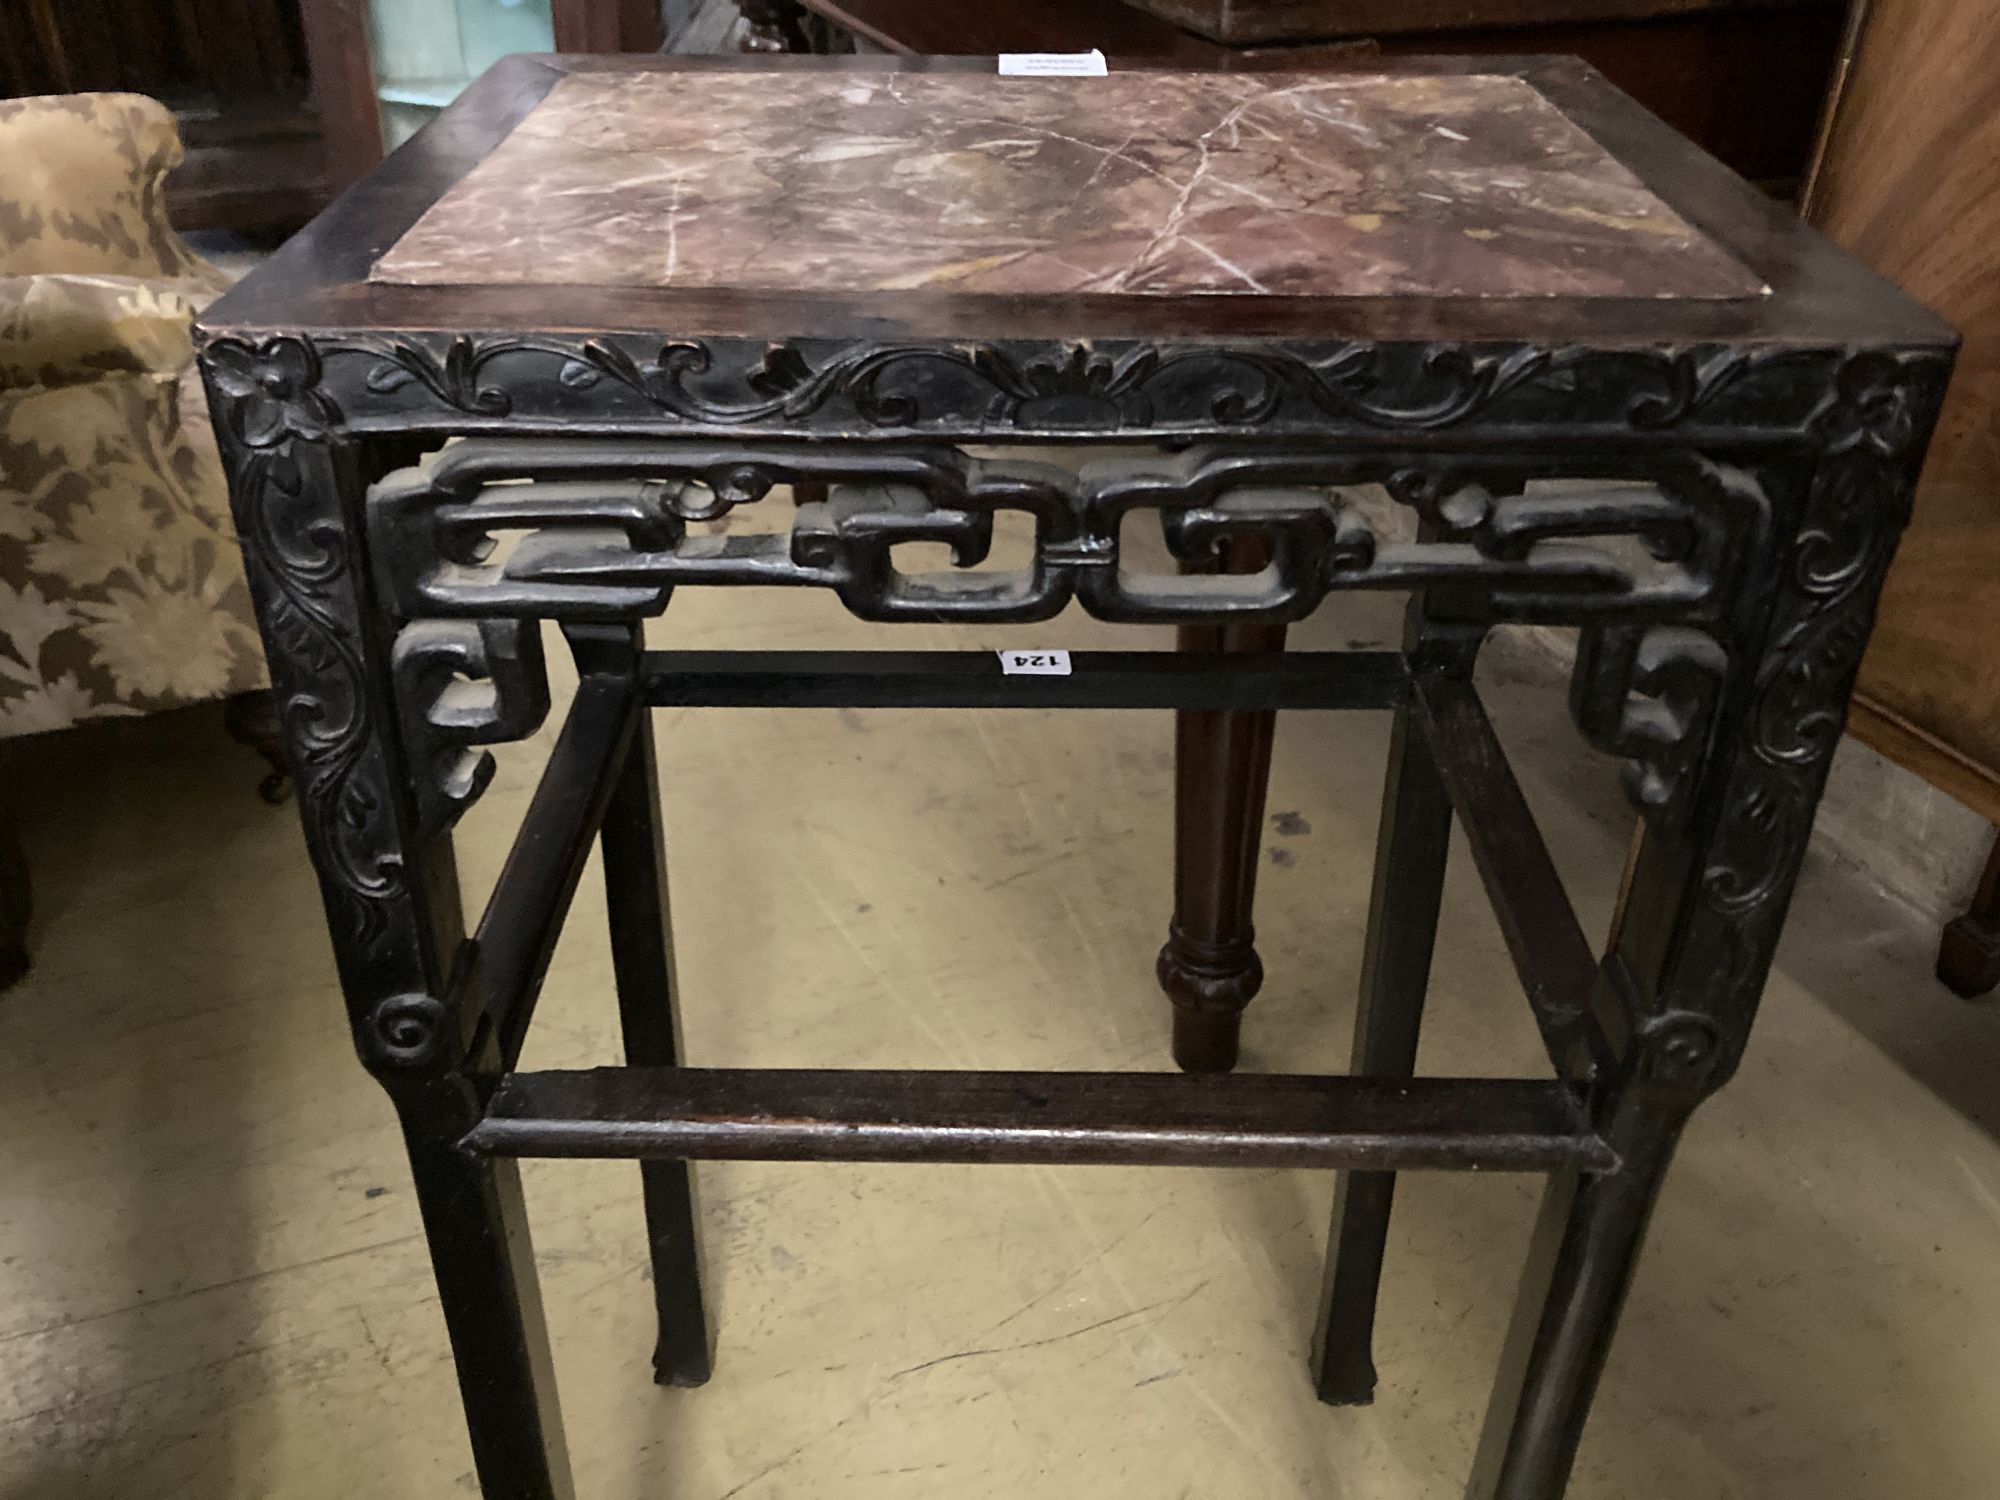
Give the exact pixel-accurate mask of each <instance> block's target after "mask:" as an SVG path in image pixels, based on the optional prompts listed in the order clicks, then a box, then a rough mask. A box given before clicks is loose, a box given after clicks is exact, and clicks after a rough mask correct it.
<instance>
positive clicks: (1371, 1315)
mask: <svg viewBox="0 0 2000 1500" xmlns="http://www.w3.org/2000/svg"><path fill="white" fill-rule="evenodd" d="M1424 633H1425V627H1424V622H1423V615H1422V610H1421V607H1420V606H1417V605H1412V607H1411V609H1410V611H1409V619H1408V623H1407V624H1406V626H1405V630H1404V644H1405V646H1406V647H1408V648H1410V649H1412V650H1418V649H1420V648H1421V647H1422V646H1423V644H1424ZM1476 646H1477V642H1476V640H1475V641H1472V642H1467V643H1465V647H1463V648H1461V649H1460V650H1458V651H1455V652H1452V653H1450V655H1449V656H1446V657H1444V658H1443V659H1442V660H1440V661H1433V662H1431V663H1429V664H1428V666H1429V670H1432V671H1435V670H1437V669H1438V668H1439V667H1440V666H1446V665H1448V666H1449V667H1451V668H1452V669H1454V670H1456V671H1461V672H1463V671H1467V670H1469V669H1470V665H1471V662H1470V650H1469V649H1466V648H1476ZM1415 715H1416V708H1415V705H1414V703H1411V702H1405V703H1404V704H1403V705H1402V706H1401V707H1399V708H1398V709H1397V710H1396V717H1395V720H1394V723H1393V726H1392V727H1391V729H1390V736H1389V764H1388V769H1387V771H1386V773H1385V774H1384V776H1383V784H1382V818H1381V826H1380V828H1379V829H1378V831H1377V832H1376V835H1375V876H1374V886H1373V889H1372V890H1371V891H1370V893H1369V898H1368V932H1367V937H1366V939H1365V941H1364V944H1363V947H1362V956H1361V986H1360V994H1359V997H1358V999H1357V1003H1356V1006H1355V1012H1354V1045H1353V1050H1352V1052H1351V1054H1350V1056H1351V1060H1352V1061H1351V1066H1352V1069H1353V1071H1354V1072H1355V1073H1357V1074H1360V1075H1363V1076H1366V1077H1375V1078H1408V1077H1410V1076H1412V1075H1413V1074H1414V1073H1415V1072H1416V1068H1417V1041H1418V1037H1419V1034H1420V1032H1421V1029H1422V1024H1423V1013H1424V998H1425V995H1426V994H1427V992H1428V991H1429V988H1430V974H1431V954H1432V950H1433V948H1434V947H1435V944H1436V940H1437V925H1438V909H1439V905H1440V903H1441V901H1442V899H1443V893H1444V872H1445V860H1446V857H1447V854H1448V852H1449V850H1450V848H1451V802H1450V800H1449V798H1448V797H1447V796H1446V794H1445V788H1444V784H1443V782H1442V780H1441V779H1440V778H1439V776H1438V768H1437V764H1436V762H1435V760H1434V759H1433V757H1432V754H1431V746H1430V741H1429V737H1428V736H1427V735H1426V734H1425V733H1424V730H1423V727H1422V726H1421V725H1420V724H1419V723H1418V722H1417V721H1416V717H1415ZM1395 1193H1396V1176H1395V1173H1393V1172H1385V1171H1364V1172H1343V1173H1342V1174H1341V1176H1340V1180H1339V1181H1338V1182H1337V1183H1336V1184H1335V1185H1334V1195H1333V1218H1332V1221H1331V1226H1330V1227H1329V1229H1328V1231H1327V1242H1326V1243H1327V1254H1326V1264H1325V1270H1324V1275H1323V1276H1322V1278H1321V1283H1320V1297H1319V1313H1318V1317H1317V1319H1316V1320H1315V1324H1314V1328H1313V1336H1312V1344H1311V1348H1310V1352H1309V1355H1308V1362H1309V1364H1310V1367H1311V1370H1312V1377H1313V1385H1314V1388H1315V1389H1316V1390H1317V1391H1318V1393H1319V1398H1320V1400H1322V1401H1325V1402H1327V1403H1328V1404H1330V1405H1336V1406H1351V1405H1360V1404H1363V1403H1366V1402H1368V1401H1371V1400H1373V1399H1374V1394H1375V1378H1376V1376H1375V1358H1374V1338H1375V1300H1376V1294H1377V1291H1378V1289H1379V1287H1380V1285H1381V1281H1382V1258H1383V1251H1384V1248H1385V1247H1386V1245H1387V1243H1388V1237H1389V1214H1390V1210H1391V1207H1392V1205H1393V1203H1394V1200H1395Z"/></svg>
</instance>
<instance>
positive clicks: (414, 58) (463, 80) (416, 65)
mask: <svg viewBox="0 0 2000 1500" xmlns="http://www.w3.org/2000/svg"><path fill="white" fill-rule="evenodd" d="M549 5H550V0H369V5H368V15H369V32H370V40H371V43H372V45H373V47H374V51H375V84H376V87H375V93H376V97H377V98H378V99H379V100H380V101H381V104H382V144H383V145H384V146H385V147H388V148H390V149H394V148H395V147H396V146H399V145H401V144H402V143H403V142H404V141H406V140H408V139H409V138H410V136H411V135H412V134H414V133H415V132H416V130H417V128H418V127H419V126H421V125H422V124H423V123H424V122H425V121H426V120H428V119H430V117H431V116H432V115H434V114H436V113H437V112H438V111H439V110H441V109H443V108H444V107H445V105H447V104H449V103H451V101H452V100H453V99H456V98H457V97H458V94H459V90H461V89H463V88H464V87H465V86H466V85H467V84H468V83H470V82H471V81H472V80H473V79H475V78H477V77H478V76H479V75H480V74H481V73H483V72H485V71H486V69H487V68H489V67H490V66H492V64H493V63H494V62H495V61H496V60H497V59H499V58H502V57H505V56H506V55H507V54H508V53H510V52H548V51H552V50H553V49H554V47H555V22H554V21H553V20H552V19H551V17H550V14H549Z"/></svg>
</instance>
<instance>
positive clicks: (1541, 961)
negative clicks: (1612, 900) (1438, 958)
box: [1412, 676, 1608, 1078]
mask: <svg viewBox="0 0 2000 1500" xmlns="http://www.w3.org/2000/svg"><path fill="white" fill-rule="evenodd" d="M1413 691H1414V700H1413V703H1412V711H1413V712H1414V713H1415V715H1416V719H1417V723H1418V725H1419V727H1420V728H1421V729H1422V731H1423V736H1424V739H1425V740H1426V741H1427V742H1428V744H1429V746H1430V760H1431V764H1432V766H1434V767H1435V769H1436V772H1437V775H1438V778H1439V780H1440V781H1441V782H1442V783H1443V786H1444V789H1445V793H1446V795H1447V796H1448V797H1449V798H1450V799H1451V805H1452V807H1453V809H1454V810H1455V811H1456V812H1457V814H1458V819H1459V824H1460V826H1461V827H1463V828H1464V829H1465V834H1466V843H1467V845H1468V847H1469V848H1470V849H1471V851H1472V862H1473V864H1474V866H1475V867H1477V869H1478V871H1479V878H1480V881H1481V882H1482V883H1483V884H1484V885H1485V887H1486V897H1487V900H1488V901H1489V902H1490V903H1491V904H1492V907H1493V913H1494V915H1495V916H1496V917H1497V918H1499V922H1500V935H1501V936H1502V937H1503V938H1504V939H1505V940H1506V943H1507V952H1508V954H1509V955H1510V956H1511V957H1512V958H1513V960H1514V971H1515V972H1516V973H1517V974H1519V975H1520V978H1521V988H1522V990H1523V991H1524V992H1525V993H1526V995H1527V997H1528V1006H1529V1008H1530V1009H1531V1010H1532V1011H1533V1012H1534V1016H1535V1025H1536V1028H1537V1029H1538V1030H1539V1031H1540V1032H1541V1034H1542V1045H1543V1046H1544V1047H1545V1048H1547V1049H1548V1054H1549V1060H1550V1062H1552V1063H1553V1064H1554V1065H1555V1068H1556V1071H1557V1073H1558V1074H1560V1075H1561V1076H1563V1077H1565V1078H1583V1077H1587V1076H1589V1073H1590V1071H1591V1069H1592V1068H1593V1067H1594V1066H1596V1065H1597V1064H1598V1063H1599V1062H1601V1061H1602V1060H1603V1059H1604V1058H1605V1057H1606V1055H1607V1052H1608V1043H1606V1041H1605V1040H1604V1038H1603V1037H1602V1036H1600V1035H1599V1034H1598V1033H1597V1030H1596V1019H1595V1017H1594V1016H1593V1015H1592V1014H1591V1010H1590V996H1591V991H1592V990H1593V989H1595V988H1596V984H1597V957H1596V955H1595V954H1594V953H1593V952H1592V951H1591V946H1590V939H1589V938H1587V937H1585V936H1584V935H1583V925H1582V924H1581V923H1580V922H1578V921H1577V919H1576V909H1575V908H1574V907H1573V906H1571V905H1570V900H1569V893H1568V892H1567V891H1565V890H1564V889H1563V884H1562V877H1561V876H1560V875H1558V874H1557V873H1556V866H1555V861H1554V860H1553V859H1551V858H1550V857H1549V850H1548V845H1547V844H1545V843H1544V842H1543V841H1542V831H1541V829H1540V828H1539V827H1537V826H1536V823H1535V817H1534V814H1533V812H1531V811H1530V810H1529V808H1528V802H1527V799H1526V798H1525V797H1524V796H1522V795H1521V784H1520V783H1519V782H1518V781H1516V780H1515V779H1514V771H1513V768H1512V767H1511V766H1510V765H1508V763H1507V755H1506V752H1505V751H1504V750H1502V749H1501V748H1500V741H1499V739H1498V738H1497V737H1496V736H1495V735H1494V733H1493V725H1492V722H1491V721H1490V720H1489V719H1488V718H1487V717H1486V710H1485V708H1484V707H1483V706H1482V705H1481V704H1480V701H1479V695H1478V693H1476V692H1475V691H1473V688H1472V685H1471V684H1470V683H1468V682H1465V681H1462V680H1456V679H1444V678H1437V677H1428V676H1427V677H1423V678H1420V679H1419V680H1418V681H1417V683H1416V684H1415V687H1414V690H1413Z"/></svg>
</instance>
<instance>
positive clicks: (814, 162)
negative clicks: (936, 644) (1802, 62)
mask: <svg viewBox="0 0 2000 1500" xmlns="http://www.w3.org/2000/svg"><path fill="white" fill-rule="evenodd" d="M371 279H373V280H375V281H379V282H395V283H404V284H417V285H537V284H563V285H584V286H623V287H653V288H661V287H665V288H677V289H678V288H740V289H746V290H748V289H784V290H797V291H801V292H884V291H895V290H903V289H910V288H919V287H923V288H937V289H948V290H953V291H961V292H978V293H1013V292H1029V293H1069V292H1098V293H1105V292H1109V293H1126V294H1133V295H1141V296H1144V295H1165V294H1188V293H1197V294H1217V295H1256V294H1260V293H1269V294H1286V295H1302V296H1321V297H1325V296H1336V297H1342V296H1355V297H1360V296H1411V295H1415V296H1430V297H1515V298H1520V297H1628V298H1629V297H1640V298H1682V299H1686V298H1693V299H1726V298H1742V297H1754V296H1757V295H1758V294H1759V293H1761V292H1762V291H1763V290H1764V287H1763V285H1762V283H1761V282H1760V281H1759V280H1758V278H1757V277H1755V276H1754V275H1752V274H1751V273H1750V272H1749V271H1748V270H1746V269H1745V268H1744V267H1743V266H1742V265H1741V264H1740V263H1739V262H1737V261H1736V260H1735V259H1734V258H1732V257H1731V256H1730V255H1729V254H1728V253H1727V252H1725V251H1724V250H1723V249H1722V248H1720V247H1719V246H1717V245H1716V244H1715V243H1713V242H1712V241H1711V240H1709V239H1707V238H1706V237H1705V236H1703V235H1702V234H1701V233H1700V232H1699V231H1697V230H1696V229H1694V228H1693V227H1692V226H1690V225H1689V224H1688V223H1687V222H1686V221H1685V220H1683V219H1682V218H1680V217H1679V216H1678V215H1677V214H1676V213H1675V212H1674V211H1673V210H1672V209H1670V208H1669V207H1668V206H1667V205H1666V204H1665V203H1663V202H1662V201H1661V200H1660V199H1659V198H1658V197H1656V196H1655V195H1654V194H1653V193H1652V192H1651V191H1649V190H1648V189H1647V188H1646V187H1645V185H1644V184H1642V183H1641V182H1640V181H1639V179H1638V178H1637V177H1635V176H1634V175H1633V174H1632V173H1631V172H1630V171H1628V170H1627V169H1626V168H1625V167H1624V166H1622V165H1620V164H1619V163H1618V162H1617V161H1616V160H1614V159H1613V158H1612V157H1611V156H1610V155H1609V154H1608V153H1607V152H1606V151H1605V150H1604V149H1603V148H1602V147H1601V146H1599V145H1598V144H1597V143H1596V142H1595V141H1594V140H1592V139H1591V137H1590V136H1589V135H1587V134H1586V133H1585V132H1584V131H1583V130H1582V129H1581V128H1580V127H1578V126H1577V125H1576V124H1574V123H1573V122H1572V121H1571V120H1569V119H1568V118H1567V117H1566V116H1564V114H1563V113H1562V112H1561V111H1560V110H1559V109H1557V108H1556V106H1555V105H1553V104H1552V103H1550V102H1549V101H1548V99H1547V98H1545V97H1544V96H1543V95H1542V94H1541V93H1540V92H1539V91H1538V90H1537V89H1536V88H1535V87H1534V86H1533V85H1531V84H1529V83H1527V82H1525V81H1524V80H1522V79H1520V78H1517V77H1512V76H1506V75H1501V74H1480V73H1459V74H1440V75H1434V76H1428V75H1415V76H1412V75H1392V74H1387V73H1385V74H1379V75H1377V74H1361V73H1338V74H1299V73H1288V74H1265V75H1248V74H1191V73H1158V72H1122V73H1113V74H1111V75H1110V76H1109V77H1104V78H1001V77H998V76H995V75H993V74H989V73H974V72H945V73H919V72H877V73H865V72H844V73H843V72H807V71H783V72H781V71H746V70H731V71H717V72H699V71H690V72H630V73H625V72H602V73H576V74H571V75H569V76H566V77H564V78H563V79H562V80H561V81H560V82H559V83H558V84H557V85H556V86H555V87H554V88H553V89H552V90H551V91H550V92H549V93H548V95H547V97H546V98H544V99H543V100H542V101H541V102H540V103H539V104H538V105H536V106H535V107H534V108H533V109H532V110H531V111H530V112H529V113H528V114H527V115H526V116H525V117H523V118H522V119H521V121H520V123H519V124H518V125H516V126H515V128H514V129H513V131H512V132H511V133H510V134H509V135H508V136H507V137H506V138H505V139H504V140H503V141H501V142H500V144H499V145H498V146H497V147H495V148H494V150H493V151H492V152H491V153H490V154H489V155H488V156H487V157H486V158H485V160H483V161H482V162H481V163H480V164H479V165H478V166H477V167H475V168H474V169H473V170H472V171H471V172H470V173H468V174H467V175H466V176H465V177H464V178H463V179H462V180H461V181H460V182H459V183H458V184H457V185H456V186H454V187H453V188H451V189H450V190H449V191H448V192H446V193H445V194H444V195H443V196H442V197H441V198H439V199H438V201H437V202H436V203H435V204H433V205H432V206H431V207H430V209H429V210H428V211H427V212H425V213H424V214H423V216H422V217H421V218H420V219H418V221H417V222H416V223H415V224H414V225H413V226H412V227H411V228H410V229H409V231H408V232H407V233H405V234H404V235H403V236H402V238H401V239H400V240H398V241H397V242H396V243H395V244H394V245H393V246H392V247H391V248H390V250H389V251H388V253H387V254H386V255H384V256H382V257H381V259H380V260H379V261H378V262H377V263H376V264H375V267H374V269H373V271H372V273H371Z"/></svg>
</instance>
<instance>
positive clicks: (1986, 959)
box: [1937, 837, 2000, 1000]
mask: <svg viewBox="0 0 2000 1500" xmlns="http://www.w3.org/2000/svg"><path fill="white" fill-rule="evenodd" d="M1937 977H1938V978H1939V980H1940V981H1942V982H1943V984H1944V987H1945V988H1946V989H1948V990H1950V991H1951V992H1952V993H1953V994H1954V995H1959V996H1962V997H1963V998H1964V999H1967V1000H1973V999H1977V998H1978V997H1979V996H1981V995H1983V994H1985V993H1986V992H1987V991H1988V990H1990V989H1992V988H1993V987H1994V986H1995V985H1996V984H2000V837H1996V838H1995V839H1994V841H1993V849H1992V852H1991V853H1989V854H1988V855H1987V856H1986V872H1985V873H1984V874H1983V875H1981V876H1980V877H1979V889H1978V890H1977V891H1976V892H1974V893H1973V897H1972V904H1971V905H1970V906H1969V907H1967V908H1966V910H1965V912H1964V913H1963V914H1962V915H1960V916H1957V917H1954V918H1952V919H1951V921H1949V922H1947V923H1946V924H1945V928H1944V936H1943V939H1942V940H1941V941H1940V942H1939V943H1938V956H1937Z"/></svg>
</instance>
